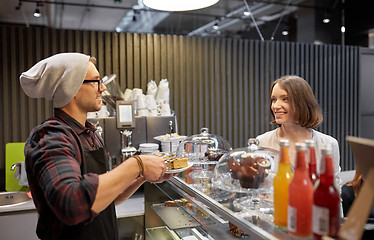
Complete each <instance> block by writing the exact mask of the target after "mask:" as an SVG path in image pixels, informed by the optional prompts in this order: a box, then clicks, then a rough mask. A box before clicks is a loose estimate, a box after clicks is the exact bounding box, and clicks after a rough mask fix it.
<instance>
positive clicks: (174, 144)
mask: <svg viewBox="0 0 374 240" xmlns="http://www.w3.org/2000/svg"><path fill="white" fill-rule="evenodd" d="M170 146H171V151H170ZM178 146H179V142H161V149H162V151H163V152H176V151H177V148H178Z"/></svg>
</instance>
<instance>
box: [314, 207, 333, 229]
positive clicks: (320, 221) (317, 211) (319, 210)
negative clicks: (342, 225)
mask: <svg viewBox="0 0 374 240" xmlns="http://www.w3.org/2000/svg"><path fill="white" fill-rule="evenodd" d="M329 226H330V225H329V209H328V208H324V207H320V206H316V205H313V233H316V234H319V235H328V234H329Z"/></svg>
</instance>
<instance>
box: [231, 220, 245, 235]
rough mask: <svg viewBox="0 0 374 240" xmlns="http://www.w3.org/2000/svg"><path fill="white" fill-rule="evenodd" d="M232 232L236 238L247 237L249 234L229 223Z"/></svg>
mask: <svg viewBox="0 0 374 240" xmlns="http://www.w3.org/2000/svg"><path fill="white" fill-rule="evenodd" d="M229 227H230V232H231V234H233V235H234V236H236V237H246V236H247V234H245V233H244V232H243V231H242V230H241V229H239V228H238V227H237V226H235V225H234V224H232V223H231V222H229Z"/></svg>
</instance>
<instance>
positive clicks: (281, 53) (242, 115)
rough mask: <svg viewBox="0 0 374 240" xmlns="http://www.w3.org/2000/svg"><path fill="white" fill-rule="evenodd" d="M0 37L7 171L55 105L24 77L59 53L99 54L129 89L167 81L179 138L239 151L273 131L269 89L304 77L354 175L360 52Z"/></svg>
mask: <svg viewBox="0 0 374 240" xmlns="http://www.w3.org/2000/svg"><path fill="white" fill-rule="evenodd" d="M0 29H1V32H0V39H1V40H0V41H1V48H0V55H1V63H0V74H1V80H0V81H1V91H2V96H1V97H2V102H1V104H0V106H1V107H0V110H1V113H2V114H3V116H4V117H3V118H0V151H1V155H0V168H4V156H5V153H4V149H5V144H6V143H8V142H19V141H25V140H26V138H27V136H28V133H29V132H30V130H31V129H32V128H33V127H34V126H35V125H37V124H39V123H40V122H42V120H44V119H46V118H47V117H49V116H51V114H52V105H51V104H50V103H49V102H47V101H44V100H41V99H38V100H35V99H30V98H28V97H27V96H25V94H24V93H23V91H22V89H21V88H20V85H19V80H18V77H19V75H20V73H22V72H23V71H25V70H27V69H28V68H29V67H31V66H32V65H33V64H35V63H36V62H37V61H39V60H41V59H43V58H45V57H48V56H51V55H53V54H55V53H59V52H82V53H85V54H89V55H93V56H96V57H97V59H98V69H99V71H100V73H101V74H102V75H109V74H111V73H115V74H116V75H117V81H118V82H119V84H120V86H121V88H122V90H123V91H124V90H125V89H126V87H128V88H135V87H137V88H142V89H143V91H146V86H147V83H148V81H150V80H155V81H156V83H159V81H160V80H161V79H164V78H166V79H168V80H169V84H170V90H171V91H170V102H171V107H172V109H174V111H175V113H176V115H177V118H178V124H179V132H180V133H181V134H185V135H192V134H196V133H199V131H200V128H202V127H208V128H209V129H210V132H211V133H214V134H217V135H221V136H223V137H224V138H226V139H228V140H229V142H230V143H231V144H232V145H233V147H234V148H236V147H242V146H245V145H246V142H247V139H248V138H249V137H255V136H257V135H258V134H261V133H263V132H265V131H268V130H270V129H271V126H270V124H269V122H270V120H271V118H270V113H269V109H268V104H269V88H270V85H271V82H272V81H273V80H275V79H276V78H278V77H280V76H283V75H286V74H296V75H300V76H301V77H303V78H305V79H306V80H308V81H309V82H310V84H311V86H312V88H313V90H314V92H315V94H316V96H317V98H318V101H319V102H320V104H321V106H322V108H323V111H324V117H325V121H324V123H323V124H322V126H321V127H320V128H319V129H318V130H320V131H322V132H325V133H327V134H330V135H332V136H334V137H335V138H337V139H338V141H339V143H340V147H341V166H342V169H344V170H348V169H352V168H353V167H354V166H353V160H352V159H353V158H352V156H351V153H350V151H349V148H348V147H347V144H346V142H345V136H346V135H355V136H358V133H359V131H358V130H359V119H358V118H359V105H358V89H359V88H358V84H359V64H360V63H359V59H360V58H359V47H352V46H346V47H342V46H336V45H312V44H303V43H288V42H268V41H266V42H260V41H256V40H239V39H222V38H198V37H193V38H189V37H184V36H173V35H156V34H136V33H110V32H93V31H72V30H55V29H48V28H39V27H29V28H26V27H22V26H9V25H0Z"/></svg>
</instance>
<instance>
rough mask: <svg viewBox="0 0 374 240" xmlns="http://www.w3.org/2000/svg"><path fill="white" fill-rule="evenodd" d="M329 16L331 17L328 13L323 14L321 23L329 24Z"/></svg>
mask: <svg viewBox="0 0 374 240" xmlns="http://www.w3.org/2000/svg"><path fill="white" fill-rule="evenodd" d="M330 16H331V14H330V13H328V12H325V14H324V16H323V20H322V22H323V23H329V22H330V21H331V20H330Z"/></svg>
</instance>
